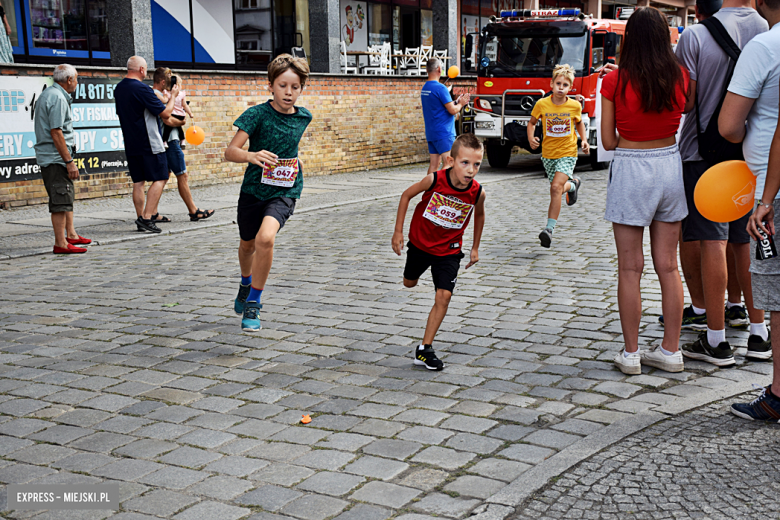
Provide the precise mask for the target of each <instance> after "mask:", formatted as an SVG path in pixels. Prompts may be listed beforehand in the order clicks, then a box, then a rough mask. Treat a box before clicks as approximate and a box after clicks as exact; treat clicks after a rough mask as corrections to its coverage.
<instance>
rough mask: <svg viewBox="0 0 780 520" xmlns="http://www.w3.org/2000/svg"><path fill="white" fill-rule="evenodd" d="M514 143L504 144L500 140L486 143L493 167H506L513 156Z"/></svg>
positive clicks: (489, 159)
mask: <svg viewBox="0 0 780 520" xmlns="http://www.w3.org/2000/svg"><path fill="white" fill-rule="evenodd" d="M513 146H514V145H513V144H512V143H509V142H508V143H506V144H504V145H502V144H501V143H500V142H499V141H495V142H487V143H485V151H486V152H487V158H488V162H489V163H490V166H492V167H493V168H506V167H507V165H508V164H509V159H511V158H512V147H513Z"/></svg>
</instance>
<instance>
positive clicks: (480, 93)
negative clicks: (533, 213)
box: [472, 9, 677, 169]
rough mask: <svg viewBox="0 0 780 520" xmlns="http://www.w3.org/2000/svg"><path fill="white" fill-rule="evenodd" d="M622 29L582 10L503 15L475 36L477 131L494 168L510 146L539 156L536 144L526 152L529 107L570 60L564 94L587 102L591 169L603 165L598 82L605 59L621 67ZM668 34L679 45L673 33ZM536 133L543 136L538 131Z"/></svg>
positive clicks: (505, 159) (584, 111)
mask: <svg viewBox="0 0 780 520" xmlns="http://www.w3.org/2000/svg"><path fill="white" fill-rule="evenodd" d="M625 27H626V22H625V21H624V20H606V19H604V20H602V19H594V18H591V17H590V16H585V15H583V14H581V13H580V10H579V9H551V10H542V11H530V10H517V11H515V10H513V11H502V12H501V17H500V18H495V17H492V18H491V21H490V23H488V24H487V25H485V27H484V28H483V29H482V32H481V34H480V38H479V45H480V49H479V60H478V62H477V75H478V79H477V90H476V94H475V97H472V106H473V109H474V112H475V117H474V133H475V134H476V135H477V137H479V138H480V139H482V140H483V141H484V143H485V151H486V153H487V158H488V161H489V162H490V164H491V166H495V167H498V168H503V167H506V165H507V164H508V163H509V159H510V157H511V155H512V148H513V147H514V146H520V147H521V148H524V149H526V150H528V151H530V152H531V153H537V154H538V153H540V152H541V146H540V147H539V148H537V149H536V150H531V149H530V146H529V144H528V138H527V136H526V127H527V125H528V121H529V119H530V118H531V110H532V109H533V107H534V104H536V102H537V101H538V100H539V99H540V98H542V97H544V96H545V95H546V94H547V93H548V92H549V91H550V79H551V77H552V71H553V68H554V67H555V66H556V65H558V64H563V63H567V64H569V65H571V66H572V67H573V68H574V70H575V71H576V74H575V76H576V77H575V79H574V85H573V86H572V89H571V91H570V93H569V94H570V95H571V96H576V95H578V94H579V95H582V96H583V97H584V104H583V109H582V115H583V118H582V119H583V121H584V123H585V128H586V133H587V135H588V142H589V143H590V145H591V151H590V162H591V165H592V167H593V168H594V169H603V168H606V167H607V163H605V162H601V161H599V157H598V152H597V147H596V133H597V132H598V128H596V126H597V125H596V124H595V116H596V114H595V112H596V84H597V82H598V77H599V73H600V72H601V69H602V68H603V67H604V65H605V64H606V63H607V60H608V59H610V58H613V59H615V61H618V62H619V59H620V43H621V41H622V38H623V35H624V33H625ZM670 34H671V39H672V43H677V29H676V28H673V29H671V30H670ZM536 132H537V134H536V135H537V136H538V137H539V138H540V139H543V136H542V135H541V127H537V129H536Z"/></svg>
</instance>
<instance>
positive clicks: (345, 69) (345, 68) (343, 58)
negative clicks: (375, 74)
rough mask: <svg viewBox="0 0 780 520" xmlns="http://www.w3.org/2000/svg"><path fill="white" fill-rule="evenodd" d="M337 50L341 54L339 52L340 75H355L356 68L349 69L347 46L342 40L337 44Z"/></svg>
mask: <svg viewBox="0 0 780 520" xmlns="http://www.w3.org/2000/svg"><path fill="white" fill-rule="evenodd" d="M339 48H340V50H341V52H339V59H340V62H341V73H342V74H350V73H351V74H357V71H358V69H357V67H351V66H350V65H349V61H348V60H347V58H348V56H347V44H346V43H345V42H344V40H342V41H340V42H339Z"/></svg>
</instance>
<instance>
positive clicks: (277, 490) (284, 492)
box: [233, 485, 303, 511]
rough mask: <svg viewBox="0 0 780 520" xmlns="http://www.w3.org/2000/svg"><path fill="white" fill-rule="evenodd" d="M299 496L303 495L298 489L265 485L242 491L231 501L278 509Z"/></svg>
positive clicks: (269, 509) (267, 508)
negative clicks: (241, 493)
mask: <svg viewBox="0 0 780 520" xmlns="http://www.w3.org/2000/svg"><path fill="white" fill-rule="evenodd" d="M301 496H303V493H301V492H299V491H293V490H291V489H287V488H283V487H279V486H272V485H267V486H262V487H259V488H257V489H255V490H254V491H250V492H248V493H244V494H243V495H241V496H239V497H236V498H235V499H234V500H233V502H235V503H236V504H241V505H247V506H257V507H262V508H263V509H265V510H266V511H279V510H280V509H281V508H282V507H284V506H285V505H286V504H288V503H289V502H292V501H293V500H295V499H296V498H298V497H301Z"/></svg>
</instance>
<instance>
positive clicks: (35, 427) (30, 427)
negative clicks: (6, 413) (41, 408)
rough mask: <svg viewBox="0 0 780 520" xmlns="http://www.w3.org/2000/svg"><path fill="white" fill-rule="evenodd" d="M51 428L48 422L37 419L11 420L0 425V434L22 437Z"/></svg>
mask: <svg viewBox="0 0 780 520" xmlns="http://www.w3.org/2000/svg"><path fill="white" fill-rule="evenodd" d="M49 426H52V424H51V423H50V422H48V421H41V420H39V419H13V420H11V421H7V422H4V423H1V424H0V434H2V435H10V436H12V437H24V436H26V435H30V434H31V433H35V432H39V431H41V430H43V429H45V428H48V427H49Z"/></svg>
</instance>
